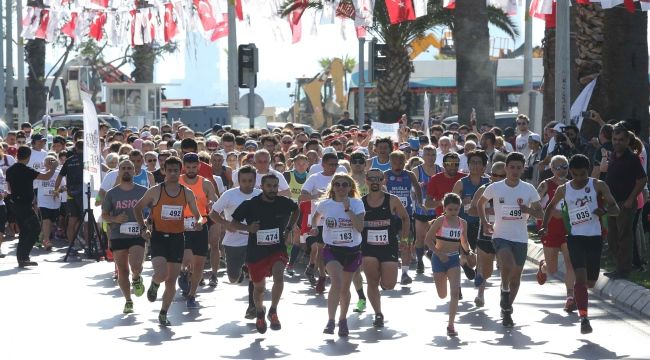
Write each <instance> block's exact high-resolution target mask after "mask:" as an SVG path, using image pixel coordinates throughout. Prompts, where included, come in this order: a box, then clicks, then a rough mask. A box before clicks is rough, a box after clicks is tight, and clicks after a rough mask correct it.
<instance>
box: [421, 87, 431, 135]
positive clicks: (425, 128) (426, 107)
mask: <svg viewBox="0 0 650 360" xmlns="http://www.w3.org/2000/svg"><path fill="white" fill-rule="evenodd" d="M430 106H431V105H430V104H429V94H428V93H426V92H425V93H424V118H422V130H423V131H424V135H426V136H427V137H429V136H430V135H429V117H430V114H429V107H430Z"/></svg>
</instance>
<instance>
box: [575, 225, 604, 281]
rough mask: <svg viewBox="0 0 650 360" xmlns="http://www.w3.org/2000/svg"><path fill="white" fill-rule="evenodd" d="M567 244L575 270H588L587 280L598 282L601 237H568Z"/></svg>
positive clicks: (601, 247)
mask: <svg viewBox="0 0 650 360" xmlns="http://www.w3.org/2000/svg"><path fill="white" fill-rule="evenodd" d="M566 243H567V248H568V249H569V258H571V265H572V266H573V269H574V270H575V269H587V280H589V281H596V280H598V275H599V274H600V254H601V252H602V250H603V238H602V237H601V236H580V235H568V236H567V240H566Z"/></svg>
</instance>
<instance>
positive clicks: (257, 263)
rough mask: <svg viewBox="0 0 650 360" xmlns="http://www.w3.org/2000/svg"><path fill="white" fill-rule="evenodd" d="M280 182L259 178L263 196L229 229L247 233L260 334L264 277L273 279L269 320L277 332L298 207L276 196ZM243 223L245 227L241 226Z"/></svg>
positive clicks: (243, 206)
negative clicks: (288, 243)
mask: <svg viewBox="0 0 650 360" xmlns="http://www.w3.org/2000/svg"><path fill="white" fill-rule="evenodd" d="M279 181H280V179H278V177H277V176H276V175H274V174H267V175H264V176H263V177H262V193H261V194H260V195H258V196H255V197H253V198H251V199H250V200H246V201H244V202H243V203H241V205H239V207H237V209H235V212H234V213H233V214H232V222H231V226H233V227H234V228H236V229H237V230H239V231H248V245H247V247H246V264H247V265H248V272H249V274H250V277H251V281H252V282H253V287H254V290H253V300H254V302H255V309H256V312H257V320H256V321H255V327H256V328H257V331H259V332H260V334H264V333H265V332H266V320H265V319H264V315H265V313H266V309H265V308H264V305H263V301H264V291H265V290H266V289H265V285H266V277H270V276H271V275H273V288H272V290H271V307H270V308H269V314H268V318H269V321H270V322H271V329H272V330H280V328H281V325H280V320H278V314H277V307H278V303H279V302H280V296H282V290H283V288H284V279H283V274H284V267H285V266H286V264H287V261H288V257H287V247H286V245H285V242H286V241H285V240H286V239H285V236H286V234H289V233H290V232H291V229H293V227H294V226H295V225H296V222H297V221H298V215H299V212H298V205H297V204H296V203H295V202H293V200H291V199H289V198H287V197H284V196H278V183H279ZM244 222H245V224H244Z"/></svg>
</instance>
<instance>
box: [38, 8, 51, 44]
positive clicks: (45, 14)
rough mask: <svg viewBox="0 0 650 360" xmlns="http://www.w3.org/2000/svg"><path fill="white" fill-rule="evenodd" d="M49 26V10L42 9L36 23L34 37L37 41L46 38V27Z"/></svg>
mask: <svg viewBox="0 0 650 360" xmlns="http://www.w3.org/2000/svg"><path fill="white" fill-rule="evenodd" d="M49 24H50V10H48V9H43V10H41V19H40V22H39V23H38V29H36V33H35V34H34V37H35V38H37V39H45V38H46V37H47V26H48V25H49Z"/></svg>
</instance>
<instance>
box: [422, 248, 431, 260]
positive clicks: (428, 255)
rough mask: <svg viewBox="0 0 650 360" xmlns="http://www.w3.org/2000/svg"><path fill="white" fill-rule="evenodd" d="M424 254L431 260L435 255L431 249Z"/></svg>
mask: <svg viewBox="0 0 650 360" xmlns="http://www.w3.org/2000/svg"><path fill="white" fill-rule="evenodd" d="M424 256H426V257H427V259H429V260H431V258H432V257H433V251H431V250H427V251H426V252H425V253H424Z"/></svg>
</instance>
